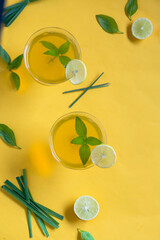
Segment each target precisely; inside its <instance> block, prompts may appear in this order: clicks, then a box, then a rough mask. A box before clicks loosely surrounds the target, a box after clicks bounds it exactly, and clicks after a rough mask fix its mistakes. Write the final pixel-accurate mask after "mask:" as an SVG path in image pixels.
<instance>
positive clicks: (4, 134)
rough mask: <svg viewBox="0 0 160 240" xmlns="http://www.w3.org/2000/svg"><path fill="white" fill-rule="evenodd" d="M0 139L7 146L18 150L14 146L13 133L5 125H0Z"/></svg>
mask: <svg viewBox="0 0 160 240" xmlns="http://www.w3.org/2000/svg"><path fill="white" fill-rule="evenodd" d="M0 137H1V138H2V139H3V140H4V141H5V142H6V143H8V144H9V145H11V146H15V147H17V148H19V149H20V147H18V146H17V144H16V139H15V135H14V132H13V131H12V129H10V128H9V127H8V126H7V125H5V124H0Z"/></svg>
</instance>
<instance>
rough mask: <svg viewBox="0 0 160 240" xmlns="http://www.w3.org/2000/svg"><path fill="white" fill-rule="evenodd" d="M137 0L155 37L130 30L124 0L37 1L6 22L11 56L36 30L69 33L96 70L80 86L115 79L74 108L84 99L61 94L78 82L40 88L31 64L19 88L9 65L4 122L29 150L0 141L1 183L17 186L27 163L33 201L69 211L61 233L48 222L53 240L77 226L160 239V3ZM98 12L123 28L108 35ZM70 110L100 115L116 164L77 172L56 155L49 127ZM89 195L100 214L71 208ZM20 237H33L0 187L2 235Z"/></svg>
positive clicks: (70, 239)
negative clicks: (87, 216) (84, 215)
mask: <svg viewBox="0 0 160 240" xmlns="http://www.w3.org/2000/svg"><path fill="white" fill-rule="evenodd" d="M15 2H16V1H11V0H10V1H8V4H9V5H10V4H12V3H15ZM138 2H139V9H138V11H137V13H136V14H135V15H134V16H133V20H135V19H137V18H138V17H147V18H149V19H150V20H151V21H152V23H153V27H154V30H153V33H152V35H151V36H150V37H149V38H148V39H146V40H142V41H138V40H135V39H133V38H132V36H131V34H130V26H131V22H130V21H129V20H128V18H127V17H126V15H125V13H124V6H125V4H126V0H123V1H120V0H115V1H109V0H105V1H104V0H99V1H97V0H87V1H86V0H81V1H77V0H68V1H66V0H63V1H62V0H60V1H56V0H41V1H38V2H34V3H32V4H29V5H28V6H27V7H26V9H25V10H24V11H23V13H21V15H20V16H19V17H18V18H17V20H16V21H15V22H14V23H13V24H12V25H11V26H10V27H9V28H4V31H3V38H2V45H3V47H4V48H5V49H6V50H7V51H8V53H9V54H10V55H11V57H12V59H13V58H14V57H16V56H18V55H19V54H21V53H22V52H23V49H24V45H25V43H26V41H27V39H28V38H29V37H30V35H31V34H32V33H34V32H35V31H36V30H38V29H40V28H43V27H48V26H57V27H62V28H64V29H67V30H68V31H70V32H71V33H72V34H73V35H74V36H75V37H76V38H77V40H78V41H79V43H80V46H81V49H82V55H83V61H84V62H85V64H86V66H87V70H88V75H87V79H86V81H85V82H84V83H83V84H81V85H80V86H81V87H84V86H88V85H89V84H90V83H91V82H92V81H93V80H95V78H96V77H97V76H98V75H99V74H100V73H101V72H102V71H104V72H105V74H104V75H103V77H102V78H101V79H100V80H99V83H104V82H110V83H111V85H110V86H109V87H108V88H103V89H99V90H93V91H89V92H88V93H87V94H85V95H84V96H83V98H81V99H80V100H79V101H78V102H77V103H76V105H74V106H73V108H72V109H71V110H69V109H68V106H69V104H70V103H71V102H72V101H73V100H74V99H75V98H76V97H77V96H78V95H79V93H73V94H68V95H62V92H63V91H64V90H70V89H74V88H75V86H73V85H72V84H70V83H69V82H65V83H63V84H57V85H55V86H43V85H41V84H38V83H37V82H36V81H34V80H33V79H32V77H31V76H30V75H29V73H28V72H27V70H26V68H25V66H24V63H23V64H22V66H21V67H20V68H19V69H18V70H17V71H16V72H17V73H18V74H19V75H20V77H21V87H20V90H19V91H16V90H15V88H14V86H13V84H12V82H11V80H10V77H9V73H8V72H7V71H2V69H1V72H0V122H1V123H5V124H6V125H8V126H9V127H11V128H12V129H13V131H14V132H15V135H16V139H17V144H18V145H19V146H21V147H22V150H17V149H14V148H11V147H9V146H8V145H6V144H5V143H4V142H3V141H1V140H0V155H1V156H0V185H2V184H3V182H4V181H5V180H6V179H9V180H11V181H12V182H14V183H15V184H16V180H15V177H16V176H18V175H20V174H21V170H22V169H23V168H25V167H26V168H27V170H28V182H29V187H30V189H31V192H32V194H33V196H34V198H35V199H36V200H37V201H39V202H40V203H42V204H44V205H46V206H48V207H50V208H51V209H53V210H55V211H57V212H59V213H61V214H63V215H64V217H65V218H64V221H63V222H61V224H60V228H59V229H58V230H54V229H51V228H49V233H50V237H49V239H51V240H56V239H57V240H62V239H65V240H74V239H80V238H79V237H78V236H77V228H81V229H84V230H87V231H89V232H91V233H92V235H93V236H94V238H95V240H107V239H109V240H118V239H125V240H128V239H129V240H132V239H133V240H135V239H137V240H138V239H139V240H143V239H145V240H150V239H154V240H159V239H160V228H159V223H160V159H159V142H160V141H159V136H160V105H159V103H160V98H159V95H160V94H159V93H160V90H159V88H160V78H159V77H160V57H159V56H160V1H159V0H152V1H150V0H141V1H138ZM96 14H106V15H109V16H112V17H113V18H114V19H115V20H116V21H117V23H118V26H119V29H120V30H121V31H124V34H123V35H121V34H117V35H116V34H115V35H111V34H108V33H106V32H104V31H103V30H102V29H101V28H100V26H99V25H98V23H97V22H96V19H95V15H96ZM2 65H3V64H2V62H1V66H2ZM2 67H3V66H2ZM78 87H79V86H78ZM70 111H85V112H88V113H91V114H93V115H95V116H96V117H97V118H98V119H99V120H101V122H102V123H103V125H104V126H105V129H106V132H107V136H108V140H107V142H108V144H109V145H111V146H113V147H114V149H115V151H116V153H117V163H116V164H115V165H114V166H113V167H112V168H110V169H107V170H104V169H99V168H97V167H93V168H91V169H88V170H85V171H74V170H70V169H66V168H64V167H63V166H61V165H60V164H58V163H57V162H56V161H55V160H54V158H53V157H52V154H51V152H50V149H49V145H48V136H49V131H50V128H51V126H52V124H53V123H54V121H55V120H56V119H57V118H58V117H60V116H61V115H63V114H65V113H68V112H70ZM62 151H63V149H62ZM40 165H41V166H43V167H42V168H40V167H39V166H40ZM51 168H52V170H51V171H50V169H51ZM82 195H90V196H92V197H94V198H95V199H96V200H97V201H98V202H99V204H100V212H99V214H98V216H97V217H96V218H95V219H94V220H91V221H89V222H84V221H81V220H79V219H78V218H77V217H76V216H75V215H74V212H73V203H74V201H75V200H76V199H77V198H78V197H80V196H82ZM32 222H33V223H32V225H33V235H34V239H36V240H40V239H41V240H42V239H43V235H42V233H41V231H40V229H39V227H38V226H37V223H36V221H35V219H34V217H33V218H32ZM22 239H23V240H28V239H29V238H28V227H27V218H26V212H25V210H24V208H23V207H22V206H21V205H20V204H18V203H17V202H15V201H13V199H11V198H10V197H9V196H8V195H7V194H5V193H4V191H0V240H22Z"/></svg>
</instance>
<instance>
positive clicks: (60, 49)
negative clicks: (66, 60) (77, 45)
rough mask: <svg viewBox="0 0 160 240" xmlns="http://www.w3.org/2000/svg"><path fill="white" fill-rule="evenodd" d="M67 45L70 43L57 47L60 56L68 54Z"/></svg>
mask: <svg viewBox="0 0 160 240" xmlns="http://www.w3.org/2000/svg"><path fill="white" fill-rule="evenodd" d="M69 45H70V43H69V42H68V41H67V42H65V43H63V44H62V45H61V46H60V47H59V49H58V52H59V53H60V54H65V53H66V52H68V50H69Z"/></svg>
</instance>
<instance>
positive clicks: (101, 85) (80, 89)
mask: <svg viewBox="0 0 160 240" xmlns="http://www.w3.org/2000/svg"><path fill="white" fill-rule="evenodd" d="M109 85H110V83H103V84H99V85H95V86H92V87H91V88H90V89H89V90H91V89H96V88H103V87H108V86H109ZM87 88H88V87H85V88H78V89H74V90H69V91H65V92H63V94H66V93H72V92H79V91H83V90H86V89H87Z"/></svg>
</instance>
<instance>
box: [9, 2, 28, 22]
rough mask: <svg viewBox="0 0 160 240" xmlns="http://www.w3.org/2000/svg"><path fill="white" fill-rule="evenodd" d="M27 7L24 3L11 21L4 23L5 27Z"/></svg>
mask: <svg viewBox="0 0 160 240" xmlns="http://www.w3.org/2000/svg"><path fill="white" fill-rule="evenodd" d="M26 6H27V3H25V4H24V5H22V6H21V7H20V8H19V10H18V11H17V13H16V14H15V15H14V16H13V17H12V19H11V20H9V21H8V22H7V23H6V25H5V26H6V27H9V26H10V25H11V24H12V23H13V22H14V20H15V19H16V18H17V17H18V16H19V14H20V13H21V12H22V11H23V9H24V8H25V7H26Z"/></svg>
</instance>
